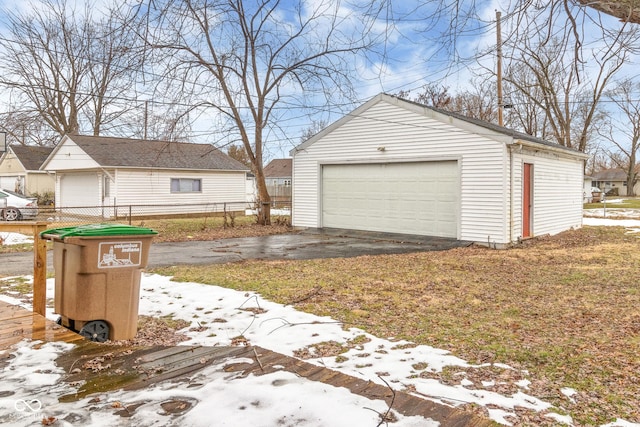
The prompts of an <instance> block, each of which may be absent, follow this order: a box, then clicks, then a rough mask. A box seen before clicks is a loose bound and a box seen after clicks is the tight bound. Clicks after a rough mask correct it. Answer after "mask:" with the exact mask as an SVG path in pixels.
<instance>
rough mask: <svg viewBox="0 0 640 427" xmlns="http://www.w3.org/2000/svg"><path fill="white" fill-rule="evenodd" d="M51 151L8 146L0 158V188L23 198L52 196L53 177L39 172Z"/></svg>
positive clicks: (41, 148) (51, 148)
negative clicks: (22, 195)
mask: <svg viewBox="0 0 640 427" xmlns="http://www.w3.org/2000/svg"><path fill="white" fill-rule="evenodd" d="M52 150H53V147H40V146H35V145H21V144H15V145H10V146H9V147H8V149H7V151H6V152H5V153H4V154H2V157H0V188H4V189H7V190H11V191H16V192H19V193H21V194H24V195H25V196H34V195H36V194H37V195H43V194H44V193H47V192H50V193H51V194H53V191H54V188H55V182H56V178H55V175H54V174H51V173H47V172H45V171H41V170H40V166H42V163H43V162H44V161H45V160H46V159H47V157H48V156H49V154H51V151H52Z"/></svg>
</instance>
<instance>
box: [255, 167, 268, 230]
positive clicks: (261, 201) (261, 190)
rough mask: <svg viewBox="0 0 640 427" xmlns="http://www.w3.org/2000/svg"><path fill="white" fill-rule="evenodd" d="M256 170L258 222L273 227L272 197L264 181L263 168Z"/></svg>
mask: <svg viewBox="0 0 640 427" xmlns="http://www.w3.org/2000/svg"><path fill="white" fill-rule="evenodd" d="M255 169H256V171H255V173H256V186H257V187H258V188H257V190H258V200H257V206H256V208H257V211H258V220H257V222H258V224H260V225H271V196H269V191H268V190H267V184H266V182H265V179H264V172H263V171H262V167H259V168H255Z"/></svg>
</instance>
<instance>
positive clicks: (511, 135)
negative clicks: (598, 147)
mask: <svg viewBox="0 0 640 427" xmlns="http://www.w3.org/2000/svg"><path fill="white" fill-rule="evenodd" d="M378 102H387V103H390V104H394V105H397V106H399V107H402V108H405V109H407V110H411V111H414V112H417V113H419V114H423V115H425V116H427V117H430V118H432V119H435V120H440V121H442V122H445V121H446V122H447V123H450V124H452V125H453V126H457V127H461V128H466V129H467V130H468V131H469V132H475V133H480V131H481V130H482V129H486V130H489V131H491V134H493V135H494V138H498V137H499V139H500V140H502V141H506V140H509V141H510V142H520V143H521V142H524V141H526V142H528V144H527V145H534V146H538V147H540V148H544V147H547V148H548V149H551V150H560V151H563V152H566V153H567V154H569V155H573V156H576V157H584V158H586V157H588V156H587V155H586V154H584V153H582V152H580V151H578V150H575V149H573V148H568V147H565V146H562V145H560V144H556V143H553V142H549V141H545V140H543V139H540V138H536V137H534V136H531V135H528V134H526V133H522V132H518V131H515V130H512V129H508V128H505V127H502V126H498V125H496V124H493V123H489V122H486V121H483V120H478V119H474V118H471V117H467V116H463V115H462V114H458V113H453V112H451V111H446V110H441V109H439V108H434V107H431V106H428V105H424V104H420V103H418V102H414V101H408V100H406V99H402V98H398V97H397V96H393V95H389V94H386V93H380V94H378V95H376V96H375V97H373V98H372V99H370V100H369V101H367V102H366V103H364V104H363V105H361V106H360V107H358V108H356V109H355V110H354V111H353V112H351V113H349V114H347V115H346V116H344V117H343V118H341V119H340V120H338V121H336V122H334V123H333V124H331V125H330V126H329V127H327V128H325V129H323V130H322V131H321V132H319V133H317V134H316V135H314V136H313V137H311V138H309V139H308V140H306V141H305V142H303V143H302V144H300V145H298V146H297V147H295V148H294V149H293V150H291V152H290V154H291V155H294V154H295V152H297V151H300V150H302V149H304V148H306V147H308V146H310V145H311V144H313V143H314V142H316V141H317V140H319V139H321V138H322V137H324V136H325V135H326V134H328V133H329V132H331V131H333V130H334V129H336V128H338V127H340V126H342V125H343V124H344V123H346V122H348V121H349V120H351V119H353V118H354V117H357V116H359V115H361V114H362V113H364V112H365V111H367V110H368V109H369V108H371V107H372V106H374V105H375V104H377V103H378ZM448 118H449V120H447V119H448ZM451 119H453V121H452V120H451ZM482 133H483V134H485V135H486V134H487V133H486V132H482Z"/></svg>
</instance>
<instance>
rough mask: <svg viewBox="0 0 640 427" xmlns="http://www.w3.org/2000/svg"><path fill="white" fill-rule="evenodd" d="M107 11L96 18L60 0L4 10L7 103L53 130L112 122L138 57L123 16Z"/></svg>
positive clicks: (96, 130)
mask: <svg viewBox="0 0 640 427" xmlns="http://www.w3.org/2000/svg"><path fill="white" fill-rule="evenodd" d="M109 13H110V14H109V15H108V16H106V17H104V18H103V19H99V20H96V19H94V18H93V17H92V9H91V7H90V6H89V5H86V6H85V8H84V9H83V10H75V9H74V6H73V5H71V4H69V3H68V2H67V1H66V0H41V2H40V3H38V4H36V6H35V7H34V8H33V9H31V10H30V11H28V12H19V11H15V12H13V11H12V12H8V14H7V20H8V25H9V27H8V35H9V36H8V37H5V38H2V39H0V47H1V48H2V49H3V51H4V52H3V55H2V56H1V57H0V69H1V70H2V78H1V79H0V84H2V85H4V86H7V87H8V88H9V89H10V90H11V93H12V99H13V100H14V103H13V104H12V106H11V109H12V110H13V111H15V112H19V113H20V114H21V115H23V116H24V117H30V118H32V119H34V120H40V121H44V123H46V124H47V125H48V127H49V128H50V129H51V130H53V131H54V132H55V133H56V134H58V135H65V134H77V133H79V132H80V131H81V130H82V129H83V128H84V129H85V130H88V131H90V132H92V133H93V134H94V135H98V134H100V132H101V131H102V127H103V126H105V125H109V124H110V125H112V126H116V124H115V121H117V119H118V118H119V117H121V116H122V115H123V114H124V113H125V112H127V111H129V110H130V108H131V106H130V104H131V103H128V104H127V103H126V102H124V103H123V102H122V100H119V99H118V97H121V96H123V94H124V93H125V91H129V90H131V88H132V86H134V81H135V79H134V78H135V73H134V72H135V71H137V70H138V69H140V59H139V57H138V56H137V54H136V53H135V51H136V49H135V44H134V41H136V40H137V39H136V38H134V37H131V36H129V35H128V34H129V33H128V28H127V27H128V26H127V22H123V21H122V17H123V15H121V14H119V13H118V14H116V11H115V10H112V11H110V12H109ZM132 19H134V18H133V17H130V18H129V20H132ZM117 102H119V103H118V104H116V103H117Z"/></svg>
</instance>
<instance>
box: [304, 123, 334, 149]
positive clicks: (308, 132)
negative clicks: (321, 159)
mask: <svg viewBox="0 0 640 427" xmlns="http://www.w3.org/2000/svg"><path fill="white" fill-rule="evenodd" d="M327 125H328V123H327V121H326V120H312V121H311V125H310V126H309V127H307V128H306V129H304V130H303V131H302V135H300V142H301V143H302V142H305V141H306V140H307V139H309V138H311V137H313V136H314V135H316V134H317V133H318V132H320V131H321V130H322V129H324V128H326V127H327Z"/></svg>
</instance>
